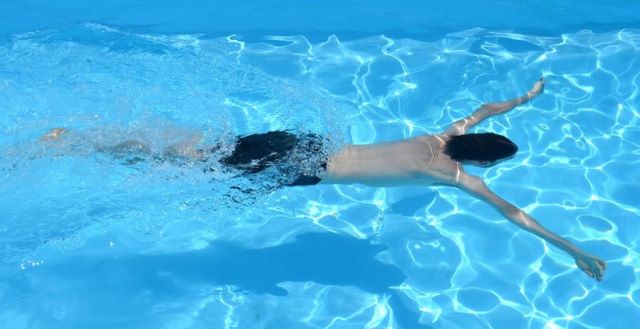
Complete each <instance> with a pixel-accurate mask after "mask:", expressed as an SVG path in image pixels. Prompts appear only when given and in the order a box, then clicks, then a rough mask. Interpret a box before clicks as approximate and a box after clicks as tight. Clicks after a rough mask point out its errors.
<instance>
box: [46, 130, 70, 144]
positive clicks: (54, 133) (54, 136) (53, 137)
mask: <svg viewBox="0 0 640 329" xmlns="http://www.w3.org/2000/svg"><path fill="white" fill-rule="evenodd" d="M68 132H69V129H67V128H54V129H51V130H50V131H49V132H48V133H46V134H44V135H42V137H40V140H41V141H44V142H53V141H57V140H59V139H60V138H62V136H64V135H66V134H67V133H68Z"/></svg>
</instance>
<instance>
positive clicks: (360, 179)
mask: <svg viewBox="0 0 640 329" xmlns="http://www.w3.org/2000/svg"><path fill="white" fill-rule="evenodd" d="M543 90H544V80H543V79H542V78H541V79H540V80H538V81H537V82H536V83H535V84H534V85H533V87H532V88H531V89H530V90H529V91H528V92H527V93H526V94H525V95H522V96H520V97H518V98H515V99H512V100H509V101H505V102H498V103H487V104H484V105H482V106H481V107H480V108H479V109H477V110H476V111H475V112H473V114H471V115H470V116H468V117H466V118H464V119H462V120H458V121H456V122H454V123H453V124H452V125H451V127H449V128H448V129H447V130H445V131H444V132H442V133H440V134H436V135H422V136H417V137H414V138H410V139H405V140H399V141H393V142H387V143H378V144H369V145H345V146H344V147H343V148H342V149H341V150H340V151H338V152H337V153H335V154H333V155H328V154H323V138H321V137H320V136H318V135H316V134H312V133H309V134H302V135H295V134H292V133H289V132H286V131H272V132H268V133H263V134H253V135H249V136H244V137H238V138H237V140H236V143H235V148H234V149H233V151H232V152H231V153H230V154H226V155H225V156H223V157H222V158H220V159H218V162H219V163H221V164H223V165H225V166H227V167H231V168H234V169H235V170H237V171H239V172H242V173H244V174H246V175H247V176H248V177H252V176H253V177H256V176H254V175H256V174H258V173H260V172H263V171H265V170H267V169H273V168H279V169H278V170H280V171H281V172H282V174H281V175H276V176H278V177H282V178H281V179H282V181H280V182H278V183H277V184H276V185H278V186H301V185H315V184H364V185H368V186H374V187H392V186H401V185H420V186H431V185H449V186H455V187H458V188H460V189H462V190H463V191H465V192H467V193H469V194H470V195H472V196H474V197H476V198H479V199H481V200H484V201H486V202H487V203H489V204H490V205H492V206H493V207H494V208H495V209H496V210H498V211H499V212H500V213H501V214H502V215H503V216H504V217H506V218H507V219H508V220H509V221H510V222H512V223H514V224H515V225H517V226H518V227H520V228H522V229H524V230H526V231H528V232H531V233H533V234H535V235H537V236H538V237H540V238H542V239H544V240H545V241H547V242H549V243H551V244H553V245H554V246H556V247H558V248H560V249H562V250H563V251H565V252H566V253H568V254H569V255H571V256H572V257H573V258H574V260H575V263H576V265H577V266H578V267H579V268H580V269H581V270H582V271H584V272H585V273H586V274H587V275H588V276H590V277H591V278H594V279H596V280H598V281H600V280H602V278H603V275H604V271H605V269H606V266H607V265H606V263H605V262H604V261H603V260H601V259H600V258H598V257H595V256H593V255H590V254H588V253H586V252H584V251H582V250H580V249H579V248H578V247H576V246H574V245H573V244H572V243H571V242H569V241H568V240H566V239H564V238H562V237H560V236H558V235H556V234H554V233H553V232H551V231H549V230H547V229H546V228H544V227H543V226H542V225H540V223H538V221H536V220H535V219H534V218H533V217H531V216H530V215H528V214H527V213H526V212H524V211H523V210H521V209H519V208H518V207H516V206H514V205H513V204H511V203H509V202H508V201H506V200H504V199H503V198H501V197H500V196H498V195H496V194H495V193H494V192H492V191H491V190H490V189H489V188H488V187H487V185H486V184H485V182H484V181H483V180H482V178H480V177H478V176H473V175H470V174H468V173H467V172H465V171H464V168H463V165H475V166H481V167H489V166H493V165H495V164H497V163H499V162H501V161H504V160H506V159H509V158H511V157H513V155H514V154H515V153H516V151H517V149H518V147H517V146H516V145H515V144H514V143H513V142H511V141H510V140H509V139H507V138H506V137H504V136H500V135H497V134H493V133H482V134H475V133H467V131H468V130H469V129H470V128H472V127H474V126H475V125H477V124H479V123H480V122H482V121H484V120H485V119H487V118H489V117H491V116H494V115H498V114H503V113H506V112H508V111H510V110H512V109H513V108H515V107H516V106H518V105H520V104H523V103H526V102H528V101H530V100H532V99H533V98H534V97H536V96H538V95H539V94H541V93H542V92H543ZM67 132H68V130H67V129H65V128H56V129H54V130H52V131H50V132H49V133H47V134H46V135H44V136H43V138H42V140H44V141H48V142H50V141H55V140H58V139H60V138H61V137H64V135H65V133H67ZM220 147H221V146H220V145H214V146H211V147H207V148H200V149H196V145H195V144H194V143H192V144H188V143H187V144H185V143H182V144H180V145H176V146H170V147H169V148H168V149H167V150H166V151H164V152H163V154H162V156H154V159H158V158H161V159H167V154H169V155H170V156H171V157H182V158H187V159H191V160H200V161H203V162H206V161H207V160H208V158H209V157H210V154H212V153H214V152H215V151H216V150H218V149H219V148H220ZM132 150H133V151H137V153H138V154H140V153H142V154H147V155H148V154H150V151H149V148H148V147H147V146H145V145H144V144H143V143H141V142H138V141H126V142H124V143H122V144H118V145H117V146H115V147H111V148H103V149H102V152H106V153H113V154H114V156H116V157H117V156H122V153H123V152H124V153H127V152H129V151H132ZM294 150H297V151H296V152H293V151H294ZM141 151H142V152H141ZM291 154H298V158H293V159H292V156H291ZM300 154H303V155H304V154H306V155H314V154H322V155H321V156H319V157H315V158H316V159H315V161H306V160H307V159H304V158H302V159H301V158H300V157H299V155H300ZM302 162H312V163H313V164H312V165H311V166H309V165H306V167H305V169H304V170H296V168H295V167H296V166H298V165H299V164H300V163H302ZM298 167H299V166H298ZM211 170H212V171H213V170H215V169H211ZM257 179H261V178H257ZM249 192H250V191H249Z"/></svg>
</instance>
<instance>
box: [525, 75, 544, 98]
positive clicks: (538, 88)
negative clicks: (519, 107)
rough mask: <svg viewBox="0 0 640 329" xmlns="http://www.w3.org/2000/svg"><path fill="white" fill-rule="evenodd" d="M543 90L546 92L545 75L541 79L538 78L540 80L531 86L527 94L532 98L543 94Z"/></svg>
mask: <svg viewBox="0 0 640 329" xmlns="http://www.w3.org/2000/svg"><path fill="white" fill-rule="evenodd" d="M542 92H544V77H541V78H540V79H538V81H536V82H535V83H534V84H533V87H531V90H529V91H528V92H527V96H529V99H531V98H533V97H535V96H538V95H540V94H542Z"/></svg>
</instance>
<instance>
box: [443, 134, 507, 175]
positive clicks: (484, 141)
mask: <svg viewBox="0 0 640 329" xmlns="http://www.w3.org/2000/svg"><path fill="white" fill-rule="evenodd" d="M517 150H518V146H516V144H514V143H513V142H512V141H510V140H509V139H508V138H506V137H504V136H501V135H497V134H493V133H483V134H465V135H458V136H451V139H450V140H449V141H447V144H446V145H445V149H444V153H445V154H447V155H448V156H449V157H451V159H453V160H455V161H458V162H464V163H469V164H473V165H477V166H482V167H489V166H492V165H494V164H496V163H498V162H500V161H502V160H506V159H510V158H512V157H513V155H514V154H515V153H516V151H517Z"/></svg>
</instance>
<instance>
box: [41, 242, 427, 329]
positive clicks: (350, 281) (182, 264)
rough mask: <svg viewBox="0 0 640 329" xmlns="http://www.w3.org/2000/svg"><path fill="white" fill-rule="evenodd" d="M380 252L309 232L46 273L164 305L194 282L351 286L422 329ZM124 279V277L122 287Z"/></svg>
mask: <svg viewBox="0 0 640 329" xmlns="http://www.w3.org/2000/svg"><path fill="white" fill-rule="evenodd" d="M385 249H387V248H386V247H385V246H382V245H376V244H373V243H372V242H371V241H370V240H362V239H356V238H353V237H350V236H342V235H336V234H331V233H308V234H302V235H300V236H298V237H297V238H296V240H295V241H293V242H291V243H286V244H282V245H278V246H274V247H268V248H262V249H247V248H244V247H242V246H239V245H237V244H233V243H228V242H214V243H212V244H211V245H210V246H208V247H207V248H204V249H201V250H195V251H188V252H183V253H176V254H169V255H135V256H131V257H123V258H118V259H96V258H91V259H83V260H78V259H77V258H75V259H74V261H73V263H70V264H59V265H61V266H56V267H58V268H57V269H53V268H50V269H51V270H53V271H54V272H51V274H53V273H55V274H54V275H55V276H58V277H60V276H63V277H64V280H69V279H72V280H75V279H77V280H81V281H83V282H84V283H85V284H86V283H88V282H87V280H91V281H93V282H91V283H90V284H89V285H90V287H86V286H85V287H84V288H91V287H93V288H94V289H91V290H93V292H94V293H98V290H101V291H106V294H107V295H112V294H120V293H124V295H126V294H127V293H128V294H131V293H132V292H133V291H149V292H152V294H153V295H154V296H156V297H159V298H161V299H165V300H166V299H174V298H176V299H177V298H179V296H180V295H182V294H183V293H184V292H183V291H182V288H181V287H182V286H185V285H191V284H193V283H196V284H197V283H207V284H212V285H233V286H236V287H238V288H239V289H240V290H243V291H247V292H253V293H256V294H272V295H276V296H286V295H287V293H288V292H287V290H285V289H283V288H281V287H279V286H278V284H279V283H281V282H287V281H298V282H306V281H313V282H316V283H319V284H323V285H335V286H353V287H357V288H360V289H362V290H364V291H367V292H369V293H373V294H378V295H387V296H389V297H390V298H389V305H390V307H391V309H392V310H393V314H394V318H395V320H396V322H397V323H398V324H399V326H400V327H401V328H425V327H426V326H425V325H421V324H419V322H418V319H419V313H418V310H417V305H416V304H415V302H413V301H411V300H410V299H409V298H407V297H405V296H402V295H401V294H400V293H399V292H398V291H397V290H396V289H390V288H389V287H390V286H397V285H400V284H401V283H402V282H403V281H404V280H405V278H406V277H405V275H404V274H403V273H402V271H400V270H399V269H398V268H397V267H395V266H393V265H390V264H385V263H382V262H381V261H379V260H377V259H375V256H376V255H377V254H378V253H379V252H381V251H382V250H385ZM50 266H51V265H50ZM73 277H75V278H73ZM123 277H124V278H126V279H125V280H124V281H123V280H122V278H123ZM115 278H120V279H115ZM61 279H62V278H61ZM98 294H100V293H98ZM102 295H103V296H102V297H94V298H100V299H103V300H104V298H107V297H108V296H105V293H102ZM120 297H122V296H120ZM107 299H110V298H107ZM120 300H121V302H120V303H121V304H120V306H117V307H119V308H122V310H120V311H125V310H128V311H132V308H133V309H135V308H136V307H135V305H130V306H125V305H122V299H120ZM138 306H139V305H138ZM85 307H88V306H86V305H85ZM91 308H92V307H91ZM143 308H146V307H143ZM112 311H116V310H112ZM120 311H116V312H117V313H119V312H120ZM138 311H141V312H144V311H145V310H144V309H139V310H138ZM94 314H95V313H94Z"/></svg>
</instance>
